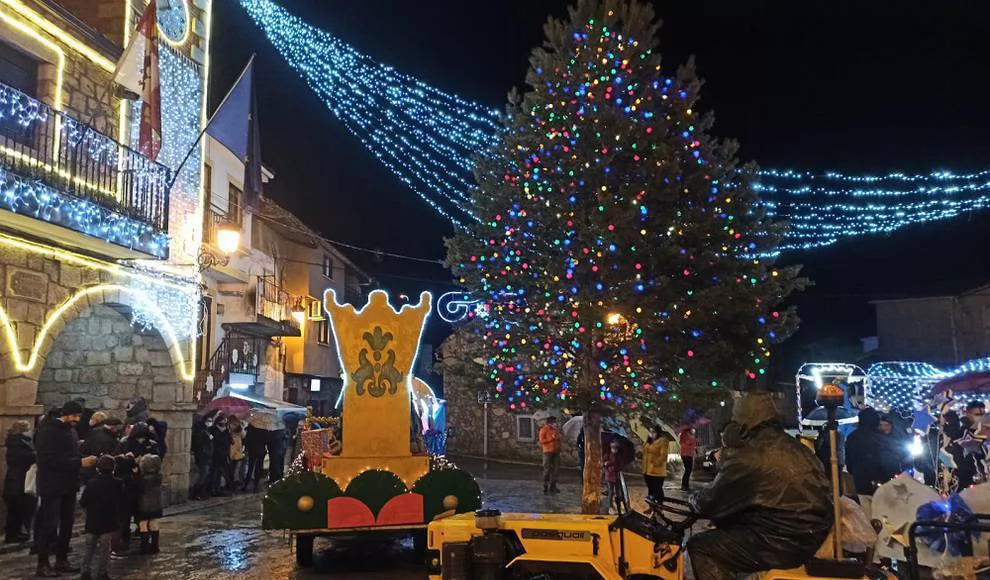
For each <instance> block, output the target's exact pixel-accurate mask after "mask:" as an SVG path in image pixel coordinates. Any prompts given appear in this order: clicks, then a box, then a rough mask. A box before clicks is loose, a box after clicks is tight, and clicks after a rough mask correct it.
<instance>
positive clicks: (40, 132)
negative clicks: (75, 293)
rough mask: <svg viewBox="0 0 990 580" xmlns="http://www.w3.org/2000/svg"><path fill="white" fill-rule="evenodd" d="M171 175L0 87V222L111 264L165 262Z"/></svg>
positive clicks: (60, 115) (153, 163)
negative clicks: (150, 259) (138, 260)
mask: <svg viewBox="0 0 990 580" xmlns="http://www.w3.org/2000/svg"><path fill="white" fill-rule="evenodd" d="M169 181H170V171H169V169H168V168H167V167H165V166H164V165H161V164H159V163H155V162H153V161H151V160H149V159H148V158H147V157H145V156H143V155H141V154H140V153H138V152H137V151H135V150H133V149H130V148H129V147H127V146H125V145H122V144H121V143H118V142H117V141H115V140H113V139H111V138H110V137H108V136H106V135H104V134H102V133H100V132H98V131H96V130H95V129H93V128H92V127H89V126H87V125H84V124H83V123H81V122H79V121H78V120H76V119H74V118H72V117H70V116H68V115H66V114H64V113H61V112H59V111H55V110H54V109H52V108H51V107H49V106H48V105H46V104H44V103H42V102H41V101H38V100H36V99H34V98H32V97H30V96H28V95H26V94H24V93H22V92H20V91H18V90H16V89H14V88H11V87H9V86H7V85H4V84H3V83H0V222H2V224H3V227H4V228H5V229H8V230H16V231H17V232H19V233H22V234H26V235H27V236H28V237H32V238H35V239H38V240H43V241H45V242H46V243H54V244H57V245H59V246H63V247H67V248H71V249H78V250H83V251H85V252H87V253H91V254H92V253H95V254H98V255H101V256H105V257H108V258H112V259H147V258H149V257H150V258H158V259H166V258H167V257H168V187H169Z"/></svg>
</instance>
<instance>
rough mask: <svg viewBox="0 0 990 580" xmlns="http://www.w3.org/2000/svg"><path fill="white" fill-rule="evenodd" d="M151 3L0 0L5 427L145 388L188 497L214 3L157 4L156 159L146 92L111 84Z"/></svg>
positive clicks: (171, 467) (174, 487) (114, 406)
mask: <svg viewBox="0 0 990 580" xmlns="http://www.w3.org/2000/svg"><path fill="white" fill-rule="evenodd" d="M144 6H145V2H142V1H140V0H58V1H57V0H17V1H3V2H0V103H2V108H3V110H4V113H5V114H4V115H3V116H2V117H0V225H2V229H3V232H2V233H0V430H6V429H7V428H8V427H9V426H10V424H11V423H12V422H13V421H15V420H18V419H29V420H34V419H35V418H36V417H38V416H39V415H40V414H41V412H42V410H43V409H44V407H45V406H47V405H58V404H61V403H62V402H64V401H65V400H67V399H69V398H75V397H82V398H84V399H85V401H86V405H87V406H88V407H90V408H93V409H107V410H110V411H111V412H112V413H119V414H121V415H123V408H124V406H125V405H126V402H127V401H129V400H131V399H133V398H135V397H138V396H143V397H144V398H145V399H147V401H148V402H149V404H150V407H151V411H152V414H153V415H154V416H155V417H157V418H159V419H161V420H165V421H168V423H169V427H170V428H169V432H168V437H169V440H168V446H169V449H170V453H169V455H168V456H167V457H166V462H165V465H164V474H165V476H166V480H165V485H166V488H167V495H168V498H167V499H168V500H170V501H179V500H181V499H182V498H184V497H185V496H186V489H187V487H188V473H189V455H188V450H189V445H190V437H191V420H192V413H193V411H194V409H195V405H194V404H193V388H192V379H193V377H194V374H195V373H194V371H195V358H196V357H195V347H196V345H195V336H196V333H197V330H196V314H197V312H198V303H199V283H198V278H199V272H198V268H197V267H196V253H197V250H198V247H199V243H200V228H199V227H198V224H200V223H202V222H201V218H200V215H201V211H202V208H201V205H202V204H201V202H200V188H199V182H200V174H201V158H202V156H201V155H200V153H199V149H198V147H196V140H197V136H198V134H199V131H200V129H201V128H202V119H203V112H204V111H203V108H204V98H203V97H204V95H205V91H206V79H207V70H206V58H205V55H206V54H207V53H208V48H209V44H208V43H209V40H208V37H209V35H208V31H207V29H206V23H207V22H209V14H210V11H211V2H210V0H182V1H180V2H171V3H162V4H161V6H160V8H159V19H160V22H161V26H160V28H161V32H162V42H161V67H160V69H161V70H160V78H161V90H162V102H163V112H162V150H161V152H160V154H159V155H158V157H157V159H156V160H154V161H153V160H151V159H148V158H147V157H145V156H143V155H141V154H140V153H138V152H137V151H136V147H137V143H136V133H137V131H138V124H139V117H140V116H139V114H138V113H139V111H140V106H141V103H140V101H132V100H122V99H121V98H120V97H119V96H118V95H120V94H121V92H120V91H118V90H117V88H116V87H114V86H113V84H112V83H111V76H112V73H113V70H114V67H115V65H116V62H117V60H118V59H119V57H120V55H121V53H122V51H123V43H124V41H125V40H126V38H127V37H129V36H130V34H131V33H132V30H133V28H134V26H135V25H136V22H137V17H138V16H139V14H140V12H141V11H142V10H143V9H144ZM189 151H192V155H190V157H189V161H188V162H187V163H186V164H185V165H184V166H183V167H184V168H183V169H182V170H181V172H180V173H178V174H175V171H176V170H177V169H179V165H180V161H181V160H182V159H183V158H184V157H186V153H187V152H189ZM0 443H2V441H0ZM0 451H2V450H0ZM3 465H4V464H3V462H2V461H0V471H2V469H3Z"/></svg>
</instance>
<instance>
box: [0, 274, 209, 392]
mask: <svg viewBox="0 0 990 580" xmlns="http://www.w3.org/2000/svg"><path fill="white" fill-rule="evenodd" d="M106 292H110V293H113V292H118V293H119V294H120V296H121V297H122V301H124V302H126V303H127V304H129V305H140V306H141V307H142V308H143V309H144V310H145V312H147V313H148V314H149V315H150V316H152V317H153V318H154V319H155V326H156V328H158V329H159V331H160V332H161V335H162V338H164V339H165V344H167V345H168V347H169V351H170V353H171V355H172V360H173V361H175V362H176V367H177V370H178V374H179V375H180V377H181V378H182V380H185V381H191V380H192V379H193V378H194V377H195V370H194V369H193V368H192V366H193V359H192V357H191V356H190V357H188V358H187V357H186V356H185V355H184V354H183V352H182V346H181V344H182V343H181V341H180V339H179V335H178V334H177V333H176V332H175V330H174V328H173V326H172V324H171V322H170V321H169V318H168V316H166V314H165V313H164V312H162V311H161V310H160V309H159V308H158V306H157V305H156V304H155V303H153V302H152V301H151V299H150V298H149V297H148V296H145V295H143V294H141V293H140V292H139V291H137V290H135V289H134V288H131V287H129V286H124V285H120V284H99V285H95V286H88V287H86V288H83V289H82V290H80V291H78V292H76V293H75V294H73V295H72V296H70V297H69V298H68V299H67V300H66V301H65V302H63V303H62V304H61V305H59V306H58V307H57V308H55V309H54V310H52V311H51V312H49V313H48V316H47V318H46V319H45V322H44V324H43V325H42V326H41V328H40V330H39V331H38V333H37V335H36V336H35V338H34V342H33V343H32V344H31V345H20V344H18V341H17V331H16V329H15V328H14V324H13V323H12V322H11V320H10V318H9V317H8V316H7V312H6V310H4V309H3V307H0V328H2V330H3V334H4V337H5V338H6V342H7V352H9V353H10V354H11V356H12V358H13V363H14V368H15V369H16V370H17V371H19V372H25V373H26V372H31V371H33V370H35V368H36V367H37V366H38V361H39V355H40V351H41V348H42V346H44V344H45V339H46V338H47V337H48V335H49V333H50V332H52V330H53V328H54V326H55V324H56V323H58V322H64V320H63V319H64V318H65V317H66V316H72V315H74V314H75V310H73V307H74V306H76V304H77V303H79V302H81V301H83V300H84V299H86V298H87V297H89V296H91V295H96V296H101V295H102V296H105V294H104V293H106ZM22 348H23V349H27V350H28V353H29V354H28V356H27V358H26V359H25V358H24V356H23V355H22V354H21V350H22Z"/></svg>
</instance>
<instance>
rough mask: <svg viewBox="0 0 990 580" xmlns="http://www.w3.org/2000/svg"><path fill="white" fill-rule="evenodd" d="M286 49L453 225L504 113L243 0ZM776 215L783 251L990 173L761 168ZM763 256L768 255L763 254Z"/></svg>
mask: <svg viewBox="0 0 990 580" xmlns="http://www.w3.org/2000/svg"><path fill="white" fill-rule="evenodd" d="M241 5H242V6H243V7H244V9H245V10H246V11H247V12H248V13H249V14H250V15H251V17H252V18H253V19H254V21H255V22H256V23H257V25H258V26H259V27H260V28H261V29H262V30H263V31H264V32H265V34H266V35H267V36H268V38H269V40H271V42H272V44H273V45H274V46H275V48H276V49H278V51H279V53H281V55H282V56H283V57H284V58H285V59H286V61H288V63H289V64H290V65H291V66H292V67H293V68H295V69H296V70H297V71H298V72H299V74H300V75H302V77H303V78H304V79H305V80H306V82H307V83H308V84H309V86H310V87H311V88H312V89H313V90H314V91H315V92H316V93H317V95H319V96H320V97H321V98H322V99H323V100H324V101H325V102H326V105H327V107H328V108H329V109H330V111H331V112H332V113H333V115H334V116H335V117H337V118H338V119H339V120H340V121H341V122H342V123H343V124H344V126H345V127H347V129H348V130H349V131H350V132H351V133H353V134H354V135H355V136H356V137H357V138H358V139H360V141H361V143H362V144H364V146H365V147H367V148H368V150H369V151H370V152H371V153H372V155H374V156H375V157H376V158H377V159H378V160H379V161H381V162H382V163H383V164H384V165H385V166H386V167H388V169H389V170H391V171H392V172H393V173H394V174H395V176H396V177H397V178H398V179H399V180H400V181H402V182H403V183H405V184H406V185H408V186H409V187H410V189H412V190H413V191H414V192H415V193H416V194H417V195H419V196H420V197H421V198H422V199H423V200H424V201H426V202H427V203H428V204H430V206H431V207H433V208H434V209H435V210H436V211H437V212H439V213H440V214H441V215H443V216H445V217H447V218H448V219H449V220H450V221H451V223H453V224H454V225H455V226H459V225H461V224H463V223H466V222H467V220H471V219H474V216H473V214H472V208H471V207H470V206H469V205H468V191H469V189H470V188H471V187H472V184H473V178H472V176H471V170H472V166H473V162H472V158H473V156H474V155H478V154H481V153H483V152H484V151H485V150H486V148H487V147H488V146H489V145H491V144H492V143H493V142H494V141H495V140H496V138H497V135H498V132H499V131H500V127H501V125H500V124H499V123H498V122H497V113H496V111H494V110H493V109H491V108H489V107H485V106H482V105H480V104H477V103H472V102H469V101H466V100H464V99H461V98H459V97H457V96H455V95H450V94H447V93H444V92H442V91H440V90H439V89H436V88H434V87H431V86H429V85H427V84H425V83H423V82H421V81H419V80H418V79H416V78H413V77H411V76H408V75H404V74H402V73H399V72H397V71H395V70H394V69H392V68H391V67H389V66H386V65H382V64H379V63H376V62H374V61H373V60H372V59H370V58H369V57H368V56H366V55H364V54H361V53H360V52H358V51H356V50H355V49H354V48H353V47H351V46H349V45H348V44H346V43H344V42H342V41H341V40H340V39H338V38H336V37H334V36H333V35H331V34H329V33H328V32H326V31H323V30H320V29H317V28H315V27H312V26H309V25H307V24H306V23H305V22H303V21H302V20H300V19H299V18H296V17H295V16H293V15H291V14H290V13H288V12H287V11H286V10H284V9H283V8H281V7H280V6H278V5H277V4H276V3H275V2H274V1H272V0H241ZM758 187H759V189H760V191H761V195H762V197H763V199H764V201H765V204H766V209H767V211H768V213H769V214H770V215H771V216H775V217H777V218H780V219H784V220H788V221H790V223H791V230H790V232H789V233H788V234H786V235H785V236H784V239H783V241H782V242H781V244H780V246H779V248H778V250H777V251H774V252H772V253H771V254H770V255H775V254H777V253H779V252H786V251H793V250H809V249H812V248H819V247H823V246H828V245H831V244H834V243H836V242H838V241H840V240H844V239H850V238H854V237H859V236H864V235H870V234H878V233H889V232H893V231H897V230H899V229H902V228H905V227H908V226H910V225H914V224H921V223H928V222H932V221H938V220H945V219H950V218H953V217H956V216H958V215H960V214H963V213H967V212H972V211H977V210H983V209H986V208H987V207H990V172H981V173H976V174H970V175H952V174H950V173H946V172H935V173H932V174H930V175H915V176H912V175H903V174H891V175H888V176H882V177H871V176H847V175H842V174H840V173H834V172H827V173H823V174H811V173H804V172H795V171H775V170H769V171H763V172H761V174H760V183H759V184H758ZM758 257H765V256H758Z"/></svg>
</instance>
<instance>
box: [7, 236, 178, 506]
mask: <svg viewBox="0 0 990 580" xmlns="http://www.w3.org/2000/svg"><path fill="white" fill-rule="evenodd" d="M84 264H92V265H91V266H88V265H84ZM133 283H134V278H132V277H130V276H128V275H127V274H126V270H124V269H121V268H120V267H119V266H115V265H107V267H99V265H98V263H97V262H93V261H86V260H81V259H69V258H63V257H59V256H56V255H55V254H53V253H52V252H51V251H50V250H45V249H44V248H41V247H34V246H31V245H30V244H21V243H12V242H11V241H10V240H9V239H7V238H2V239H0V309H2V310H3V312H4V314H5V315H6V321H9V325H10V330H11V331H12V332H11V335H12V336H11V335H8V334H7V333H6V332H3V327H4V326H6V324H7V322H5V321H4V319H3V318H2V317H0V432H4V431H6V429H8V428H9V427H10V425H11V424H12V423H13V422H14V421H16V420H19V419H27V420H29V421H33V420H34V419H35V418H36V417H38V416H39V415H40V413H41V411H42V408H43V407H42V405H41V404H39V403H43V404H60V403H62V402H64V401H65V400H66V399H67V398H70V397H75V396H83V397H86V399H87V404H88V405H90V407H91V408H105V409H110V410H112V411H113V412H115V413H119V414H121V415H122V414H123V407H124V405H126V401H128V400H130V399H132V398H134V397H136V396H144V397H145V398H146V399H147V400H148V402H149V404H150V406H151V409H152V414H153V416H155V417H157V418H159V419H163V420H166V421H168V423H169V431H168V446H169V454H168V456H167V457H166V460H165V476H166V482H167V485H168V487H169V493H168V498H169V500H170V501H181V500H182V499H184V497H185V493H186V489H187V488H188V478H189V463H190V456H189V448H190V441H191V433H192V431H191V430H192V416H193V412H194V411H195V404H193V403H192V384H191V382H180V380H179V379H178V378H177V377H178V376H179V374H180V373H179V369H178V367H177V366H176V365H178V364H179V361H178V360H176V359H174V358H173V357H172V353H171V352H170V351H169V349H168V346H172V345H166V343H165V342H164V340H163V339H162V337H161V336H160V335H159V333H158V332H157V331H156V330H153V329H149V330H148V331H136V330H134V329H133V328H132V327H131V325H130V323H129V321H128V318H127V317H126V316H125V315H124V314H121V313H122V312H123V313H127V312H129V308H130V307H131V306H132V305H133V304H135V295H136V291H133V290H128V288H129V285H131V284H133ZM56 313H57V316H54V315H55V314H56ZM42 330H44V332H42ZM9 337H12V338H13V340H14V342H13V343H11V342H10V341H9V340H8V338H9ZM176 346H177V347H178V349H179V350H181V351H183V352H186V351H188V344H187V343H185V342H183V343H180V344H179V345H176ZM15 352H16V353H17V354H18V355H19V356H15V354H14V353H15ZM32 353H36V354H35V356H34V357H32ZM2 443H3V439H2V438H0V480H2V475H3V471H4V466H5V463H4V461H3V460H2V457H3V447H2Z"/></svg>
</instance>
